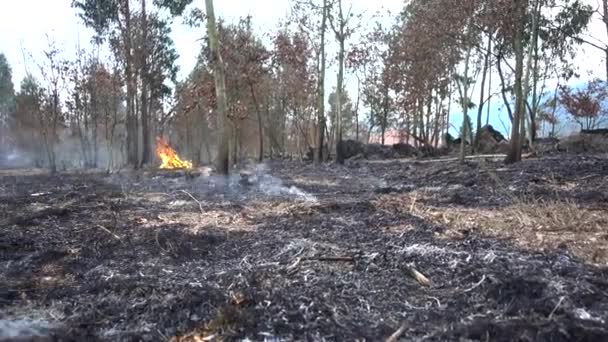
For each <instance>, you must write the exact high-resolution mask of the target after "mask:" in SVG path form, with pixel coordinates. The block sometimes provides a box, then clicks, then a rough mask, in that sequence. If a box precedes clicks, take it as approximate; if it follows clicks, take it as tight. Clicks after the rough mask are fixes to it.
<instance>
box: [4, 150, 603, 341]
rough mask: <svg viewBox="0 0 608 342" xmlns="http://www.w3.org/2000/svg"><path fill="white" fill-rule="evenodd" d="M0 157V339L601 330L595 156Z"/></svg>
mask: <svg viewBox="0 0 608 342" xmlns="http://www.w3.org/2000/svg"><path fill="white" fill-rule="evenodd" d="M249 180H250V181H251V183H252V184H249V183H248V184H245V183H243V182H239V177H238V176H236V177H233V178H230V179H228V180H226V179H222V178H219V177H215V176H209V177H208V176H200V177H190V176H188V174H186V173H184V172H182V171H176V172H170V171H154V170H148V171H139V172H124V173H120V174H113V175H106V174H103V173H95V172H89V173H63V174H59V175H57V176H48V175H44V174H42V173H40V172H35V171H29V172H25V171H23V170H5V171H0V341H5V340H10V341H19V340H22V341H27V340H36V341H70V340H74V341H85V340H86V341H96V340H100V341H139V340H141V341H163V340H174V341H213V340H240V339H245V338H248V339H249V340H255V341H258V340H328V341H329V340H355V339H357V340H359V341H361V340H368V341H378V340H385V339H387V338H389V337H390V336H391V335H393V337H392V338H393V340H397V339H396V338H397V337H401V338H402V339H403V340H407V341H412V340H423V341H463V340H473V341H606V340H608V157H607V156H597V155H596V156H591V155H588V156H571V155H570V156H568V155H555V156H551V157H542V158H531V159H526V160H524V161H523V162H522V163H519V164H516V165H510V166H505V165H504V164H503V163H502V162H500V161H492V160H485V159H475V160H469V161H467V163H466V164H464V165H460V164H458V163H457V162H456V161H452V160H448V161H439V162H438V161H429V160H396V161H379V162H371V161H363V160H361V161H354V162H351V163H349V164H347V165H346V166H341V167H339V166H335V165H323V166H313V165H311V164H305V163H299V162H289V161H280V162H269V163H267V164H265V167H260V166H258V167H257V168H256V169H254V170H252V174H251V176H250V177H249Z"/></svg>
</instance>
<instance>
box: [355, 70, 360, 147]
mask: <svg viewBox="0 0 608 342" xmlns="http://www.w3.org/2000/svg"><path fill="white" fill-rule="evenodd" d="M360 99H361V79H360V78H359V75H358V74H357V103H356V104H355V140H356V141H359V102H360Z"/></svg>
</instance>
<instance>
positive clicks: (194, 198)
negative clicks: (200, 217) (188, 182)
mask: <svg viewBox="0 0 608 342" xmlns="http://www.w3.org/2000/svg"><path fill="white" fill-rule="evenodd" d="M180 191H181V192H183V193H185V194H186V195H188V196H189V197H190V198H192V200H193V201H194V202H196V203H197V204H198V208H199V209H200V211H201V214H204V213H205V210H204V209H203V204H202V203H201V201H199V200H197V199H196V197H194V196H192V194H191V193H189V192H188V191H186V190H180Z"/></svg>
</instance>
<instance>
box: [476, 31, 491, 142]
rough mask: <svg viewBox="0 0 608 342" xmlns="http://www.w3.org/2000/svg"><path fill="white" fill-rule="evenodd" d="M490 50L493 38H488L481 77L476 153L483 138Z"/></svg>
mask: <svg viewBox="0 0 608 342" xmlns="http://www.w3.org/2000/svg"><path fill="white" fill-rule="evenodd" d="M490 49H492V36H489V37H488V49H487V51H486V58H485V60H484V62H483V75H482V76H481V92H480V94H479V108H478V110H477V131H476V132H475V144H474V146H475V151H478V150H479V139H480V137H481V119H482V116H483V104H484V96H485V94H484V91H485V86H486V76H487V74H488V66H489V63H490Z"/></svg>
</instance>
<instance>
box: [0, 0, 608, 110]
mask: <svg viewBox="0 0 608 342" xmlns="http://www.w3.org/2000/svg"><path fill="white" fill-rule="evenodd" d="M344 1H345V3H346V6H348V5H349V4H352V5H353V11H354V12H355V13H361V12H363V11H365V12H366V13H367V14H368V15H371V14H373V13H375V12H377V11H384V12H385V11H387V10H390V11H391V12H392V13H397V12H399V11H400V10H401V9H402V6H403V3H404V1H403V0H375V1H370V0H350V1H349V0H344ZM71 2H72V0H19V1H10V2H9V1H8V0H5V1H3V4H2V11H0V32H1V34H0V52H3V53H4V54H5V55H6V57H7V59H8V61H9V63H10V64H11V66H12V69H13V82H14V84H15V88H16V90H18V88H19V83H20V82H21V79H23V77H24V75H25V73H26V68H27V69H28V70H29V71H30V72H32V73H34V74H37V70H36V69H37V67H36V65H35V64H34V63H33V61H32V60H31V59H30V58H29V57H28V56H26V57H25V63H24V56H23V54H22V49H21V48H22V47H23V49H25V51H26V52H27V53H28V54H29V53H31V54H32V55H33V56H34V59H41V58H42V57H41V53H42V51H43V50H44V49H45V47H46V46H47V36H46V35H47V34H48V35H49V36H50V37H52V38H53V39H54V40H55V41H56V42H57V44H58V45H59V46H60V47H62V48H63V50H64V51H65V57H67V58H68V59H70V58H73V57H74V51H75V48H76V46H77V45H78V44H79V43H80V45H81V46H83V47H84V46H87V45H88V42H89V41H90V37H91V31H90V30H89V29H87V28H85V27H84V26H83V25H82V24H81V22H80V20H79V19H78V18H77V16H76V13H75V10H74V9H72V8H71V7H70V4H71ZM586 2H587V3H589V4H591V5H592V6H594V7H595V8H600V7H599V0H586ZM193 5H195V6H199V7H204V1H203V0H195V1H194V4H193ZM215 6H216V15H217V16H219V17H223V18H225V19H226V20H227V21H229V22H232V21H236V20H237V19H238V18H239V17H243V16H246V15H251V16H252V17H253V23H254V27H256V28H257V29H258V30H259V31H260V32H268V31H270V30H272V29H275V28H276V27H277V24H278V22H279V20H281V19H283V18H285V17H286V16H287V14H288V13H289V8H290V1H289V0H221V1H217V0H216V1H215ZM203 30H204V28H191V27H188V26H186V25H183V24H182V20H181V19H179V18H178V19H176V20H175V23H174V25H173V39H174V41H175V45H176V47H177V51H178V53H179V55H180V58H179V61H178V63H179V66H180V78H181V77H184V76H185V75H187V74H188V73H189V71H190V70H191V69H192V67H193V66H194V63H195V59H196V56H197V55H198V52H199V50H200V42H199V41H197V40H198V39H199V38H201V37H202V36H204V31H203ZM589 36H591V37H593V38H590V39H598V40H599V41H600V42H608V37H607V36H606V28H605V26H603V23H602V22H601V20H600V19H599V17H597V16H596V17H595V18H594V20H593V21H592V24H591V26H590V29H589ZM329 37H330V39H331V37H332V36H331V35H330V36H329ZM603 58H604V55H603V54H602V53H601V52H600V51H599V50H597V49H594V48H590V47H584V48H582V49H581V53H580V54H579V57H578V58H577V60H576V63H575V64H576V65H577V66H578V67H579V72H580V73H581V76H582V79H581V80H578V81H577V80H574V81H572V82H573V83H580V82H584V81H586V80H587V79H589V78H592V77H593V76H595V77H601V78H604V77H606V75H605V68H604V62H603V61H604V59H603ZM332 71H333V70H330V72H329V73H328V89H331V87H333V86H334V85H335V75H333V72H332ZM496 79H497V78H496ZM495 83H496V82H495ZM347 89H348V90H349V92H351V94H352V93H354V92H356V85H355V84H354V82H349V84H348V87H347ZM353 96H354V95H353ZM496 101H498V99H497V100H496ZM503 119H504V118H503ZM507 121H508V120H507Z"/></svg>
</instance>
